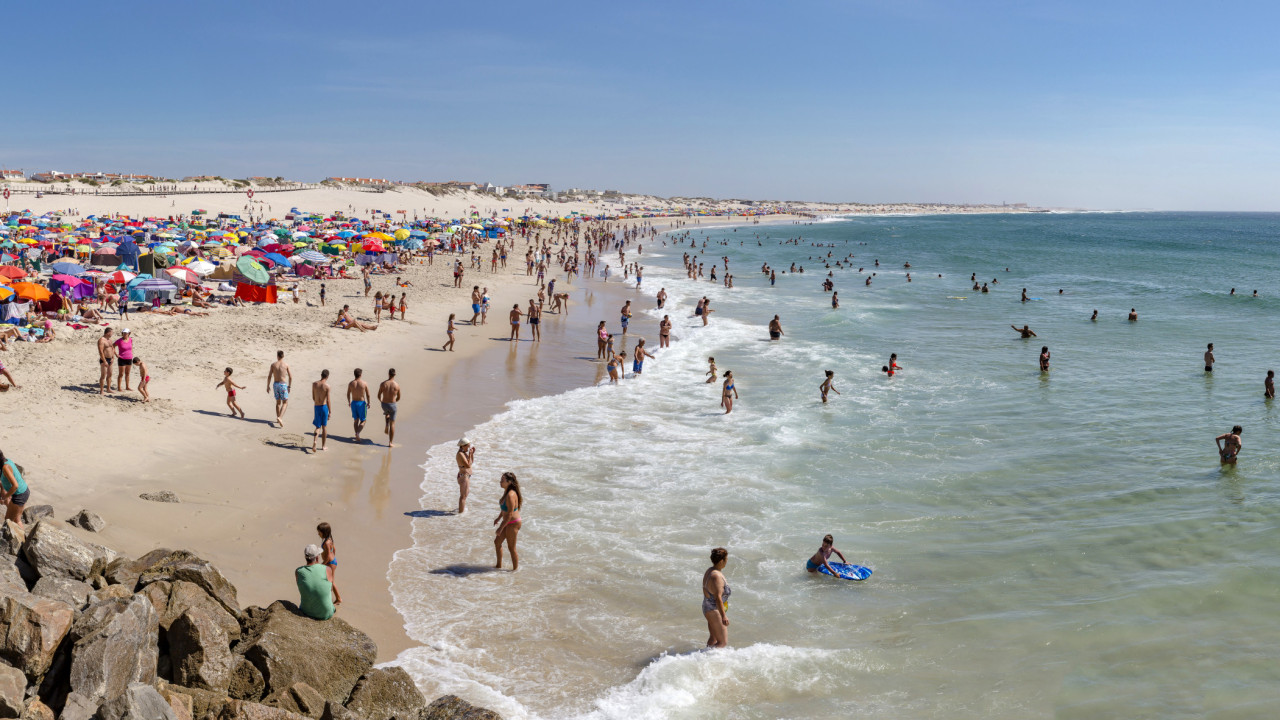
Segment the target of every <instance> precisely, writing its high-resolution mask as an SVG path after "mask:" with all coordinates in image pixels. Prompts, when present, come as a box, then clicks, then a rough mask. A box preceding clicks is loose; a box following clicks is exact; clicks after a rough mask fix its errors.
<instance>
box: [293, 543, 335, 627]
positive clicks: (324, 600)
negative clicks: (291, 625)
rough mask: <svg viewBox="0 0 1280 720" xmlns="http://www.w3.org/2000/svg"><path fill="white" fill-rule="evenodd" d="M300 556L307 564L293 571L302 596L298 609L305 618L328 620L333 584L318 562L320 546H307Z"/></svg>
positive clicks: (331, 615)
mask: <svg viewBox="0 0 1280 720" xmlns="http://www.w3.org/2000/svg"><path fill="white" fill-rule="evenodd" d="M302 554H303V556H304V557H305V558H306V560H307V564H306V565H303V566H302V567H300V568H298V569H297V570H294V571H293V575H294V577H295V578H296V579H297V581H298V594H299V595H301V596H302V599H301V601H300V602H299V603H298V608H299V609H300V610H302V614H303V615H306V616H307V617H310V618H315V619H316V620H328V619H329V618H331V617H333V583H331V582H329V576H328V573H326V572H325V569H324V564H322V563H321V562H320V546H319V545H314V544H312V545H308V546H307V547H306V548H305V549H304V550H303V551H302Z"/></svg>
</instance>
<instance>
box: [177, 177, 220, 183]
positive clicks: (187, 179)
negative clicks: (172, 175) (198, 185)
mask: <svg viewBox="0 0 1280 720" xmlns="http://www.w3.org/2000/svg"><path fill="white" fill-rule="evenodd" d="M221 179H222V178H218V177H214V176H213V175H190V176H188V177H184V178H182V182H214V181H215V180H221Z"/></svg>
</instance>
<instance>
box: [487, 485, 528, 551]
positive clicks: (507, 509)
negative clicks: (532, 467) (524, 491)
mask: <svg viewBox="0 0 1280 720" xmlns="http://www.w3.org/2000/svg"><path fill="white" fill-rule="evenodd" d="M498 484H499V485H501V486H502V499H501V500H499V501H498V517H496V518H494V519H493V524H494V525H497V526H498V531H497V532H496V533H495V537H494V538H493V549H494V550H495V551H497V554H498V562H497V564H496V565H494V567H495V568H498V569H499V570H500V569H502V543H504V542H505V543H506V544H507V550H508V551H510V553H511V572H515V571H516V570H519V569H520V556H519V555H518V554H516V535H518V534H519V533H520V525H521V523H522V522H523V521H522V520H521V519H520V507H521V506H522V505H524V497H523V496H522V495H521V494H520V481H519V480H517V479H516V474H515V473H513V472H504V473H502V478H501V479H500V480H498Z"/></svg>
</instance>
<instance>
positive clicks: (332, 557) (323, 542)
mask: <svg viewBox="0 0 1280 720" xmlns="http://www.w3.org/2000/svg"><path fill="white" fill-rule="evenodd" d="M316 534H317V535H319V536H320V552H321V555H320V561H321V562H323V563H324V570H325V573H327V574H328V576H329V583H330V584H331V585H333V604H334V605H341V604H342V593H340V592H338V584H337V583H336V582H334V576H335V575H337V573H338V548H337V547H336V546H335V545H334V544H333V528H332V527H330V526H329V523H327V522H322V523H320V524H319V525H317V526H316Z"/></svg>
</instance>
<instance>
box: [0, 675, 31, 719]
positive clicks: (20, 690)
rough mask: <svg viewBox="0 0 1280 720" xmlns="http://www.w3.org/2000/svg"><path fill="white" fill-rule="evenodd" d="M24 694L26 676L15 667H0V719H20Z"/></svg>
mask: <svg viewBox="0 0 1280 720" xmlns="http://www.w3.org/2000/svg"><path fill="white" fill-rule="evenodd" d="M26 694H27V676H26V675H25V674H24V673H23V672H22V671H21V670H19V669H18V668H16V667H13V666H10V665H0V718H16V717H21V715H22V708H23V706H24V705H26V702H25V701H26Z"/></svg>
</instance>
